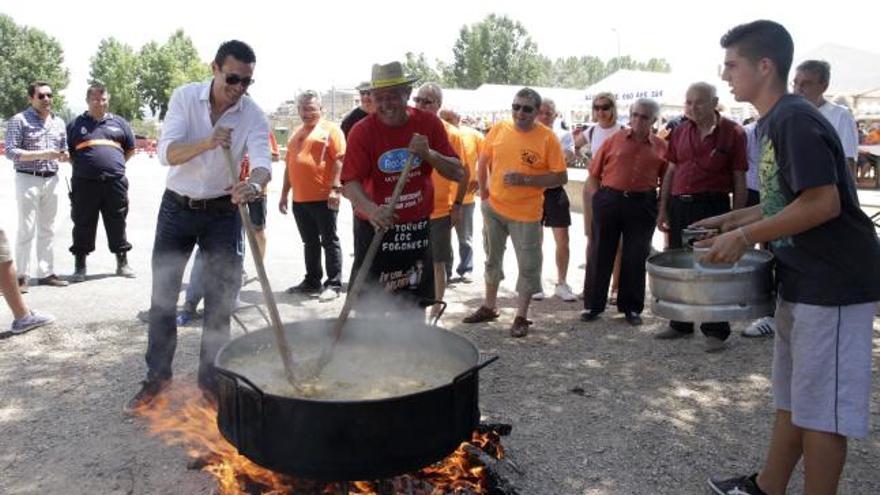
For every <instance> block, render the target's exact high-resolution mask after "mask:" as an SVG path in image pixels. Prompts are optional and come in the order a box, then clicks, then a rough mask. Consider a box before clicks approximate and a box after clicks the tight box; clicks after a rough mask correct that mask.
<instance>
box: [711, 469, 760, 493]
mask: <svg viewBox="0 0 880 495" xmlns="http://www.w3.org/2000/svg"><path fill="white" fill-rule="evenodd" d="M709 488H711V489H712V492H713V493H717V494H718V495H767V494H766V493H764V491H763V490H761V489H760V488H758V473H754V474H752V475H751V476H739V477H737V478H728V479H725V480H719V479H715V478H709Z"/></svg>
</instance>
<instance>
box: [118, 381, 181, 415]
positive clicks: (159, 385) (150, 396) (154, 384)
mask: <svg viewBox="0 0 880 495" xmlns="http://www.w3.org/2000/svg"><path fill="white" fill-rule="evenodd" d="M169 385H171V380H144V381H142V382H141V389H140V390H139V391H138V393H136V394H134V397H132V398H131V400H129V401H128V404H126V405H125V407H123V408H122V412H123V413H125V414H128V415H131V414H135V413H137V412H138V411H139V410H141V409H143V408H144V407H147V406H148V405H150V403H152V402H153V400H154V399H155V398H156V397H157V396H158V395H159V394H161V393H162V391H163V390H165V389H166V388H168V386H169Z"/></svg>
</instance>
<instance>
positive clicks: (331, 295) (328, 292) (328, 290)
mask: <svg viewBox="0 0 880 495" xmlns="http://www.w3.org/2000/svg"><path fill="white" fill-rule="evenodd" d="M338 297H339V290H338V289H334V288H333V287H325V288H324V290H323V291H322V292H321V295H319V296H318V301H320V302H330V301H335V300H336V298H338Z"/></svg>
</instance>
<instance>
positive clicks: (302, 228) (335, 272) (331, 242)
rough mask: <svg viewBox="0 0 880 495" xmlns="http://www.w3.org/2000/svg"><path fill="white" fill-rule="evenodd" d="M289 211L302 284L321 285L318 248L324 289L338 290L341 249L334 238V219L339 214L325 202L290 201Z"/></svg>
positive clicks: (340, 276) (336, 238)
mask: <svg viewBox="0 0 880 495" xmlns="http://www.w3.org/2000/svg"><path fill="white" fill-rule="evenodd" d="M291 209H292V210H293V218H294V219H295V220H296V228H297V229H299V236H300V238H302V241H303V251H304V253H305V258H306V282H308V283H309V284H311V285H314V286H315V287H318V286H320V285H321V278H322V277H323V276H324V272H323V270H322V269H321V248H324V265H325V266H326V268H327V281H326V282H324V287H332V288H334V289H340V288H342V247H341V246H340V245H339V236H338V235H336V216H337V215H338V213H339V212H338V211H335V210H331V209H330V208H329V207H327V202H326V201H310V202H306V203H297V202H293V206H292V208H291Z"/></svg>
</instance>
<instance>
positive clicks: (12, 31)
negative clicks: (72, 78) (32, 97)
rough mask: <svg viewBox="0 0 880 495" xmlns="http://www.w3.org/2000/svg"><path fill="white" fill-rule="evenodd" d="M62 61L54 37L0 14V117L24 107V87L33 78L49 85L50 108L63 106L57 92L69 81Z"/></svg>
mask: <svg viewBox="0 0 880 495" xmlns="http://www.w3.org/2000/svg"><path fill="white" fill-rule="evenodd" d="M63 64H64V51H63V50H62V48H61V44H60V43H59V42H58V41H57V40H56V39H55V38H52V37H51V36H49V35H47V34H46V33H44V32H42V31H40V30H39V29H33V28H29V27H25V26H19V25H17V24H16V23H15V21H14V20H13V19H12V17H9V16H8V15H5V14H0V88H2V90H0V117H11V116H12V115H14V114H16V113H18V112H20V111H22V110H24V109H25V108H27V106H28V98H27V87H28V84H30V83H31V82H33V81H36V80H42V81H46V82H47V83H49V85H50V86H52V89H53V91H54V93H55V99H54V101H53V107H54V108H55V109H58V110H61V109H63V108H64V98H63V97H62V95H61V94H60V93H61V90H62V89H64V88H66V87H67V83H68V82H69V73H68V71H67V69H66V68H65V67H64V66H63Z"/></svg>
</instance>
